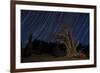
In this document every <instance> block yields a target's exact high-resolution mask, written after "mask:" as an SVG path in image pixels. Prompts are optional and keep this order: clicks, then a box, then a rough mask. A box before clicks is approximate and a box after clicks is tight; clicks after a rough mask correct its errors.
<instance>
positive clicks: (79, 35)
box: [21, 10, 89, 47]
mask: <svg viewBox="0 0 100 73" xmlns="http://www.w3.org/2000/svg"><path fill="white" fill-rule="evenodd" d="M63 24H64V25H66V27H67V28H70V29H71V31H72V37H73V39H74V40H75V41H79V42H80V43H82V44H84V45H87V44H89V13H79V12H57V11H36V10H21V43H22V47H25V45H26V43H27V41H28V37H29V35H30V34H32V40H35V39H38V40H42V41H46V42H51V41H52V39H53V38H52V34H53V33H54V32H62V31H63V28H64V25H63Z"/></svg>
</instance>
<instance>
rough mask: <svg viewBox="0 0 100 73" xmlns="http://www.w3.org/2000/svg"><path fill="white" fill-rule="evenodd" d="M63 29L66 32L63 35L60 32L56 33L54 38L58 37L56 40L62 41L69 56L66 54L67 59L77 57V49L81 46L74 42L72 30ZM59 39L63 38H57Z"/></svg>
mask: <svg viewBox="0 0 100 73" xmlns="http://www.w3.org/2000/svg"><path fill="white" fill-rule="evenodd" d="M63 29H64V32H62V33H59V32H56V33H54V36H55V37H56V38H55V39H62V41H63V42H64V44H65V46H66V49H67V54H66V56H67V57H74V56H77V55H78V53H77V51H76V48H77V46H78V45H79V42H77V43H75V42H74V41H73V39H72V34H71V31H70V30H67V29H66V28H65V27H64V28H63ZM57 37H61V38H57ZM59 42H60V41H59Z"/></svg>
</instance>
